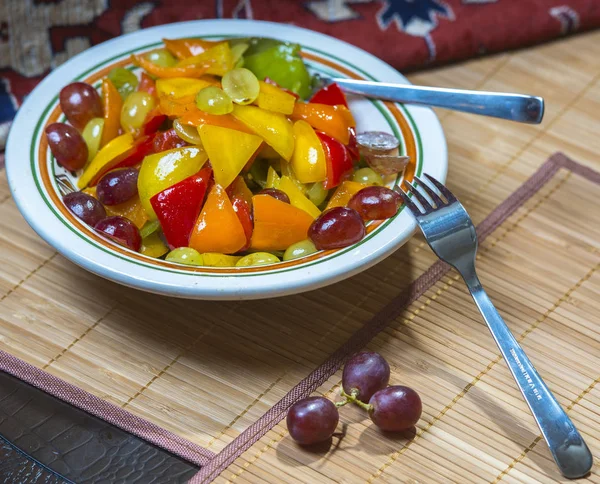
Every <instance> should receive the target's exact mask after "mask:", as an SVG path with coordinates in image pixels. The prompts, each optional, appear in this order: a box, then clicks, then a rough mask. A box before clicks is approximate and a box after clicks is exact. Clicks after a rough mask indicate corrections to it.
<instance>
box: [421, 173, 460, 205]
mask: <svg viewBox="0 0 600 484" xmlns="http://www.w3.org/2000/svg"><path fill="white" fill-rule="evenodd" d="M425 176H426V177H427V179H428V180H429V181H430V182H431V183H433V184H434V185H435V187H436V188H437V189H438V190H439V191H440V192H442V195H444V196H445V197H446V200H448V203H452V202H456V197H455V196H454V195H452V192H451V191H450V190H448V189H447V188H446V186H445V185H442V184H441V183H440V182H439V181H437V180H436V179H435V178H433V177H432V176H430V175H428V174H427V173H425Z"/></svg>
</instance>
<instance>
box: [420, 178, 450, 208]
mask: <svg viewBox="0 0 600 484" xmlns="http://www.w3.org/2000/svg"><path fill="white" fill-rule="evenodd" d="M414 180H415V181H416V182H417V183H418V184H419V185H420V186H421V188H422V189H423V190H425V192H426V193H427V195H429V196H430V197H431V199H432V200H433V203H435V204H436V206H437V207H438V208H439V207H441V206H443V205H446V203H445V202H444V201H443V200H442V199H441V197H440V196H439V195H438V194H437V193H435V192H434V191H433V190H432V189H431V188H429V185H427V183H425V182H424V181H423V180H421V179H420V178H419V177H418V176H415V178H414Z"/></svg>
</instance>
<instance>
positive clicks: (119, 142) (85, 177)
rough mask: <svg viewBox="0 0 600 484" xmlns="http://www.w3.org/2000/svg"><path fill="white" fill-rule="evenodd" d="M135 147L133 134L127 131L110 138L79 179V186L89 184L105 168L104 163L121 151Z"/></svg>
mask: <svg viewBox="0 0 600 484" xmlns="http://www.w3.org/2000/svg"><path fill="white" fill-rule="evenodd" d="M132 147H133V136H132V135H131V133H125V134H122V135H121V136H117V137H116V138H114V139H112V140H110V141H109V142H108V143H107V144H106V145H104V146H103V147H102V149H101V150H100V151H98V154H97V155H96V156H95V157H94V159H93V160H92V161H91V162H90V164H89V165H88V166H87V168H86V169H85V171H84V172H83V174H82V175H81V177H80V178H79V181H78V182H77V186H78V187H79V188H85V187H87V186H88V185H89V183H90V182H91V181H92V179H93V178H94V177H95V176H96V175H97V174H98V173H100V170H102V168H104V165H106V164H107V163H109V162H111V161H112V160H113V159H114V158H116V157H117V156H119V155H120V154H121V153H124V152H125V151H127V150H128V149H130V148H132Z"/></svg>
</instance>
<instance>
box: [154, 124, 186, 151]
mask: <svg viewBox="0 0 600 484" xmlns="http://www.w3.org/2000/svg"><path fill="white" fill-rule="evenodd" d="M187 145H188V144H187V143H186V142H185V141H184V140H182V139H181V138H180V137H179V135H178V134H177V131H175V129H174V128H171V129H168V130H167V131H161V132H160V133H156V134H155V135H154V146H153V149H154V153H160V152H161V151H166V150H172V149H174V148H183V147H184V146H187Z"/></svg>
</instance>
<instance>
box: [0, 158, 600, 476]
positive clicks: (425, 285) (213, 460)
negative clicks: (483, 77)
mask: <svg viewBox="0 0 600 484" xmlns="http://www.w3.org/2000/svg"><path fill="white" fill-rule="evenodd" d="M561 168H566V169H568V170H570V171H572V172H573V173H577V174H578V175H580V176H582V177H584V178H586V179H588V180H590V181H592V182H594V183H597V184H600V172H597V171H594V170H592V169H591V168H588V167H586V166H584V165H581V164H580V163H577V162H575V161H573V160H571V159H569V158H567V157H566V156H565V155H564V154H562V153H556V154H554V155H553V156H552V157H550V158H549V159H548V160H547V161H546V162H545V163H544V164H543V165H542V166H541V167H540V168H539V169H538V170H537V171H536V172H535V173H534V174H533V175H532V176H531V177H530V178H529V179H528V180H527V181H526V182H525V183H523V185H521V187H519V188H518V189H517V190H516V191H515V192H514V193H512V194H511V195H510V196H509V197H508V198H507V199H506V200H504V202H502V203H501V204H500V205H498V207H496V209H494V211H492V212H491V213H490V215H488V216H487V217H486V219H485V220H484V221H483V222H481V223H480V224H479V225H478V227H477V233H478V236H479V240H480V242H482V241H483V240H485V238H486V237H487V236H488V235H490V234H491V233H492V232H493V231H494V230H495V229H496V228H498V227H499V226H500V225H501V224H502V223H503V222H504V221H505V220H506V219H507V218H508V217H510V216H511V215H512V214H513V213H514V212H515V211H516V210H517V209H518V208H519V207H520V206H521V205H523V203H525V202H526V201H527V200H528V199H529V198H531V197H532V196H533V195H534V194H535V193H537V192H538V191H539V190H540V189H541V188H542V187H543V186H544V185H545V184H546V183H547V182H548V181H550V180H551V179H552V178H553V177H554V175H555V174H556V173H557V172H558V171H559V170H560V169H561ZM449 271H450V267H449V266H448V265H446V264H445V263H443V262H441V261H438V262H436V263H435V264H433V265H432V266H431V267H430V268H429V269H428V270H427V271H425V272H424V273H423V274H422V275H421V276H420V277H419V278H418V279H416V280H415V281H414V282H413V283H412V284H411V285H410V286H409V287H408V288H406V289H405V290H404V291H402V292H401V293H400V294H399V295H398V296H397V297H396V298H394V299H393V300H392V301H390V302H389V303H388V304H387V305H386V306H385V307H384V308H383V309H382V310H381V311H379V313H377V314H376V315H374V316H373V317H372V318H371V319H370V320H369V321H367V322H366V323H365V325H364V326H363V327H362V328H361V329H359V330H358V331H356V332H355V333H354V334H353V335H352V336H351V337H350V338H349V339H348V341H346V343H345V344H343V345H342V346H341V347H340V348H338V349H337V350H336V351H335V352H334V353H333V354H332V355H331V356H330V357H329V358H328V359H327V360H326V361H325V362H324V363H323V364H322V365H320V366H319V367H318V368H317V369H315V370H314V371H313V372H312V373H310V374H309V375H308V376H307V377H306V378H304V379H303V380H302V381H300V382H299V383H298V384H297V385H296V386H295V387H294V388H292V389H291V390H290V391H289V392H288V393H287V394H286V395H285V396H284V397H283V398H282V399H281V400H279V402H277V403H276V404H275V405H274V406H273V407H271V408H270V409H269V410H268V411H267V412H265V414H264V415H263V416H262V417H260V418H259V419H258V420H257V421H256V422H255V423H253V424H252V425H251V426H249V427H248V428H247V429H246V430H244V431H243V432H242V433H241V434H240V435H239V436H237V437H236V438H235V439H234V440H233V441H232V442H231V443H230V444H228V445H227V446H226V447H225V448H224V449H223V450H222V451H221V452H219V453H218V454H214V453H213V452H211V451H209V450H207V449H204V448H202V447H200V446H199V445H197V444H194V443H192V442H190V441H188V440H186V439H183V438H182V437H179V436H178V435H176V434H174V433H172V432H169V431H168V430H165V429H163V428H161V427H159V426H157V425H155V424H153V423H152V422H149V421H148V420H145V419H143V418H140V417H137V416H135V415H133V414H131V413H130V412H128V411H126V410H124V409H122V408H120V407H118V406H116V405H113V404H112V403H109V402H107V401H105V400H102V399H100V398H98V397H96V396H95V395H92V394H91V393H88V392H86V391H84V390H82V389H81V388H78V387H76V386H75V385H72V384H70V383H67V382H66V381H64V380H61V379H60V378H57V377H55V376H53V375H51V374H49V373H46V372H45V371H43V370H40V369H39V368H37V367H35V366H33V365H30V364H29V363H26V362H25V361H23V360H20V359H19V358H16V357H14V356H12V355H10V354H9V353H6V352H4V351H1V350H0V371H4V372H6V373H9V374H11V375H13V376H15V377H17V378H19V379H21V380H23V381H25V382H27V383H29V384H31V385H33V386H35V387H37V388H39V389H41V390H43V391H45V392H47V393H48V394H50V395H53V396H54V397H56V398H59V399H60V400H62V401H64V402H67V403H69V404H71V405H74V406H75V407H77V408H80V409H82V410H84V411H86V412H88V413H90V414H92V415H95V416H96V417H99V418H101V419H103V420H105V421H106V422H108V423H111V424H113V425H115V426H117V427H119V428H121V429H123V430H125V431H127V432H130V433H132V434H133V435H136V436H138V437H140V438H142V439H145V440H147V441H148V442H150V443H152V444H154V445H157V446H159V447H161V448H163V449H165V450H167V451H169V452H171V453H173V454H175V455H178V456H180V457H182V458H184V459H186V460H188V461H189V462H192V463H194V464H197V465H199V466H201V467H202V468H201V470H200V471H199V472H198V473H197V474H196V475H195V476H194V477H193V478H192V480H191V481H190V482H192V483H196V484H197V483H208V482H211V481H212V480H213V479H215V478H216V477H217V476H218V475H219V474H220V473H221V472H222V471H223V470H225V469H226V468H227V467H228V466H229V465H230V464H231V463H232V462H233V461H234V460H235V459H237V458H238V457H239V456H240V455H241V454H242V453H243V452H244V451H246V450H247V449H248V448H249V447H251V446H252V445H253V444H254V443H255V442H257V441H258V440H259V439H260V438H261V437H262V436H263V435H265V434H266V433H267V432H268V431H269V430H271V429H272V428H273V427H274V426H275V425H277V424H278V423H279V422H280V421H281V420H282V419H283V418H284V416H285V414H286V412H287V410H288V409H289V408H290V406H291V405H293V404H294V403H295V402H296V401H298V400H299V399H301V398H305V397H307V396H309V395H310V394H311V393H312V392H314V391H315V390H316V389H317V388H319V386H321V385H322V384H323V383H324V382H325V381H326V380H327V379H328V378H329V377H331V376H332V375H333V374H334V373H335V372H336V371H337V370H338V369H339V368H340V367H341V366H342V364H343V363H344V361H345V360H346V359H347V358H348V357H349V356H350V355H352V354H353V353H355V352H356V351H358V350H360V349H361V348H363V347H364V346H365V345H367V344H368V343H369V342H370V341H371V339H373V337H375V336H376V335H377V334H378V333H379V332H381V331H382V330H383V329H384V328H385V327H386V326H387V325H388V324H389V323H390V322H391V321H393V320H394V319H396V318H397V317H398V316H399V315H400V314H401V312H402V311H403V310H404V309H405V308H406V307H407V306H408V305H410V304H411V303H413V302H414V301H415V300H417V299H418V298H419V297H421V296H422V295H423V294H424V293H425V292H426V291H427V290H428V289H429V288H431V287H432V286H433V285H434V284H435V283H437V282H438V281H439V280H440V279H441V278H442V277H443V276H444V275H445V274H447V273H448V272H449Z"/></svg>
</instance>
